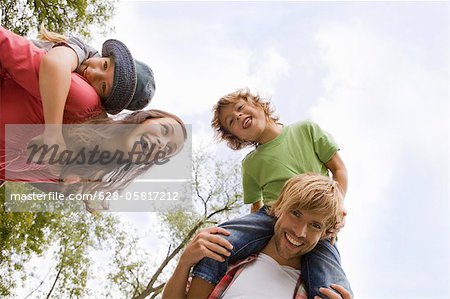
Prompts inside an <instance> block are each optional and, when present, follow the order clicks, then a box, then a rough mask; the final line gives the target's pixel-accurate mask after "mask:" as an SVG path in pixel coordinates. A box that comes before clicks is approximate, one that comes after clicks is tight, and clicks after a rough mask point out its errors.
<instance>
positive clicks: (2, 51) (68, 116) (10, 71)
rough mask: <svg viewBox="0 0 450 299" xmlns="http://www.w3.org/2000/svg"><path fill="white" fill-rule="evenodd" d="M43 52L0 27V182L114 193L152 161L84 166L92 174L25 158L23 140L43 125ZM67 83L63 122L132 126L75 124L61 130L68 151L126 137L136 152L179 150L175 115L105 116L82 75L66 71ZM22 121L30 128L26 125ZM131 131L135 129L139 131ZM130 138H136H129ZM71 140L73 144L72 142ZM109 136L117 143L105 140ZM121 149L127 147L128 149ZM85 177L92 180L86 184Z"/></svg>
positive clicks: (180, 143)
mask: <svg viewBox="0 0 450 299" xmlns="http://www.w3.org/2000/svg"><path fill="white" fill-rule="evenodd" d="M45 55H46V51H45V50H43V49H39V48H37V47H35V46H34V45H33V44H32V43H31V42H30V41H29V40H27V39H26V38H23V37H21V36H18V35H16V34H14V33H12V32H10V31H8V30H6V29H4V28H3V27H0V100H1V101H0V116H1V117H0V124H1V134H0V145H1V146H0V180H10V181H26V182H52V183H57V182H58V181H59V180H66V179H67V178H71V182H72V186H71V187H70V189H71V190H77V192H94V191H97V190H105V189H107V190H108V191H109V192H113V191H114V190H121V189H123V188H124V187H125V186H126V185H128V184H129V183H130V182H131V181H132V180H133V179H134V178H135V177H136V176H137V175H139V174H141V173H143V172H145V171H146V170H147V169H148V168H149V167H151V166H152V164H151V163H147V164H145V163H140V164H139V163H133V161H131V162H130V163H129V165H125V166H127V167H125V166H122V167H120V165H115V166H114V165H111V166H110V167H109V168H108V167H104V165H102V166H101V167H99V166H98V165H97V166H92V165H91V166H90V167H89V170H90V171H91V172H87V171H86V170H80V169H79V168H77V167H80V165H78V166H77V165H67V166H64V167H62V169H57V171H55V169H52V167H48V165H40V164H36V163H30V162H29V161H28V156H27V143H28V140H30V139H31V138H33V137H35V136H37V135H39V134H42V132H43V127H42V126H36V125H37V124H41V125H42V124H44V120H45V119H44V109H43V103H42V101H43V99H42V97H41V94H40V93H39V87H40V82H39V81H40V80H39V79H40V76H39V75H40V67H41V60H42V59H43V57H44V56H45ZM68 86H69V91H68V96H67V100H66V102H65V106H64V114H63V116H62V117H63V118H62V122H63V123H65V124H80V123H82V124H92V125H93V124H95V125H99V124H104V125H113V124H120V125H124V124H129V125H131V124H134V125H136V126H134V128H132V129H128V130H125V129H122V130H113V131H112V130H111V129H110V130H109V132H108V131H101V130H100V131H97V130H93V129H92V126H79V127H78V128H77V129H76V130H75V129H72V130H70V129H69V130H68V131H67V132H62V131H61V136H63V134H66V137H69V136H70V138H71V139H67V140H68V149H70V150H77V148H80V147H85V148H87V149H89V150H91V149H93V147H95V145H98V144H100V143H101V146H103V147H104V148H103V149H105V150H110V151H113V144H118V146H123V144H124V143H126V142H124V141H126V140H130V142H131V143H130V142H128V143H126V144H129V145H130V144H134V143H137V144H138V145H139V146H138V148H139V149H141V150H143V149H145V148H148V147H149V146H150V144H149V143H154V144H157V145H158V149H160V150H161V151H167V155H168V156H173V155H175V154H177V153H178V152H179V150H180V149H181V148H182V146H183V143H184V140H185V139H186V130H185V127H184V124H183V122H182V121H181V120H180V119H179V118H178V117H176V116H174V115H172V114H169V113H166V112H163V111H157V110H149V111H141V112H135V113H134V114H131V115H129V116H127V117H126V118H125V119H123V120H120V121H119V120H113V119H110V118H109V117H108V116H107V114H106V111H105V109H104V108H103V106H102V105H101V101H100V98H99V96H98V94H97V93H96V92H95V90H94V89H93V88H92V87H91V86H90V85H89V84H88V83H87V82H86V80H84V78H83V77H82V76H80V75H78V74H76V73H71V74H70V84H69V85H68ZM167 123H170V128H171V130H170V134H169V131H168V130H165V129H164V130H163V128H164V126H166V127H169V125H168V124H167ZM19 124H20V125H19ZM23 124H30V125H35V126H31V127H29V126H28V127H27V126H25V125H23ZM150 125H152V126H150ZM155 126H157V127H158V128H160V129H159V131H158V130H155ZM104 127H107V126H104ZM138 128H139V129H138ZM105 130H106V129H105ZM135 130H138V131H137V132H139V134H140V135H139V134H137V133H136V131H135ZM132 136H135V137H134V138H135V139H134V142H133V137H132ZM142 136H146V137H145V138H143V137H142ZM180 136H182V137H180ZM62 138H64V136H63V137H62ZM75 140H76V141H78V143H76V144H75V143H74V141H75ZM110 140H114V141H116V142H115V143H112V142H109V143H108V141H110ZM164 140H165V141H164ZM169 144H170V146H168V147H167V145H169ZM166 147H167V148H166ZM122 150H124V151H127V150H129V148H122ZM80 174H83V176H81V175H80ZM74 177H75V180H74V179H73V178H74ZM87 181H95V182H96V183H95V184H87V183H86V182H87ZM48 186H49V185H47V187H48ZM50 186H52V185H50ZM60 187H61V186H60ZM66 189H69V188H66Z"/></svg>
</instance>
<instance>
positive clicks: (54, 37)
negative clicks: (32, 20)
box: [38, 23, 67, 43]
mask: <svg viewBox="0 0 450 299" xmlns="http://www.w3.org/2000/svg"><path fill="white" fill-rule="evenodd" d="M38 38H39V39H40V40H43V41H48V42H52V43H61V42H65V41H67V37H66V36H64V35H62V34H59V33H56V32H53V31H50V30H48V29H47V28H45V26H44V23H42V24H41V28H40V30H39V35H38Z"/></svg>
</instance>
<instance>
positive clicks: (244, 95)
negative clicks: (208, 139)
mask: <svg viewBox="0 0 450 299" xmlns="http://www.w3.org/2000/svg"><path fill="white" fill-rule="evenodd" d="M240 100H244V101H246V102H248V103H250V104H253V105H254V106H256V107H258V108H259V109H262V110H263V111H264V114H265V115H266V119H267V120H268V121H272V122H274V123H278V119H279V118H278V117H277V116H275V115H273V113H274V109H273V108H272V107H271V105H270V102H269V100H264V99H262V98H261V97H260V96H259V95H258V94H256V95H254V94H252V93H251V92H250V90H249V89H248V88H242V89H238V90H236V91H235V92H232V93H230V94H227V95H225V96H223V97H222V98H220V100H219V101H218V102H217V104H216V105H214V107H213V114H214V116H213V119H212V121H211V127H212V128H213V130H214V138H215V139H216V140H218V141H222V140H225V141H226V143H227V146H228V147H229V148H231V149H232V150H239V149H242V148H244V147H247V146H257V145H258V143H257V142H254V141H246V140H241V139H239V138H238V137H236V136H234V135H233V134H231V133H230V132H228V130H227V129H225V127H224V126H223V124H222V123H220V119H219V116H220V112H221V111H222V109H223V108H225V107H226V106H228V105H232V104H235V103H237V102H239V101H240Z"/></svg>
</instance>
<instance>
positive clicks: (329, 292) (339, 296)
mask: <svg viewBox="0 0 450 299" xmlns="http://www.w3.org/2000/svg"><path fill="white" fill-rule="evenodd" d="M331 288H332V289H330V288H320V289H319V290H320V292H321V293H322V294H324V295H325V296H327V297H328V298H330V299H352V295H351V294H350V292H349V291H347V290H346V289H345V288H344V287H343V286H340V285H338V284H332V285H331ZM336 291H337V292H338V293H336ZM314 299H322V297H319V296H314Z"/></svg>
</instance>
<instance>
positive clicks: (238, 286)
mask: <svg viewBox="0 0 450 299" xmlns="http://www.w3.org/2000/svg"><path fill="white" fill-rule="evenodd" d="M342 201H343V194H342V190H341V189H340V187H339V186H338V184H337V183H336V182H335V181H333V180H332V179H330V178H328V177H326V176H323V175H320V174H312V173H307V174H301V175H297V176H295V177H293V178H291V179H290V180H288V181H287V182H286V184H285V185H284V187H283V189H282V191H281V193H280V196H279V197H278V199H277V201H276V203H275V204H274V205H273V206H272V208H271V210H270V213H271V214H272V215H273V216H274V219H275V224H274V235H273V236H272V237H271V238H270V240H269V242H268V244H267V245H266V247H264V248H263V250H262V251H261V252H260V253H259V254H258V255H256V256H250V257H249V258H247V259H245V260H243V261H241V262H238V263H237V264H235V265H234V266H232V267H230V268H229V270H228V272H227V274H226V275H225V277H224V278H223V279H222V280H221V281H220V282H219V283H218V284H217V285H216V286H214V285H211V284H210V283H208V282H207V281H206V280H203V279H201V278H198V277H194V279H193V280H192V283H191V285H190V288H189V292H188V293H187V294H186V281H187V280H188V276H189V271H190V268H191V267H192V266H193V265H194V264H196V263H197V262H198V261H199V260H200V259H202V258H203V257H210V258H213V259H216V260H218V261H223V260H224V259H223V257H222V256H221V255H226V256H229V255H230V253H229V250H232V246H231V244H230V243H229V242H228V241H226V240H225V239H224V238H222V237H220V236H218V235H217V234H224V235H228V234H229V233H228V232H227V231H226V230H225V229H223V228H219V227H216V228H210V229H207V230H204V231H202V232H201V233H199V234H198V235H197V236H196V237H195V238H194V239H193V240H192V241H191V243H190V244H189V245H188V246H187V248H186V250H185V252H184V253H183V255H182V256H181V258H180V261H179V263H178V265H177V268H176V269H175V272H174V274H173V276H172V277H171V278H170V279H169V281H168V282H167V285H166V287H165V289H164V292H163V298H164V299H165V298H208V297H209V298H237V297H239V298H298V299H299V298H302V299H303V298H307V294H306V291H305V290H304V288H303V282H302V276H301V273H300V270H299V269H300V265H301V256H302V255H304V254H306V253H308V252H310V251H311V250H312V249H313V248H314V247H315V246H316V245H317V243H318V242H319V240H320V239H322V238H324V237H325V236H326V231H327V229H329V228H332V227H334V225H335V224H336V223H337V222H339V221H341V218H342V215H343V213H342V210H343V203H342ZM324 250H332V251H334V252H333V256H334V257H335V258H336V260H334V261H328V262H332V263H339V253H338V252H337V250H336V249H335V247H333V246H330V247H327V248H325V249H324ZM332 289H334V290H336V291H337V292H338V293H339V294H338V293H336V292H334V291H333V290H332ZM320 292H321V293H322V294H324V295H326V296H328V297H329V298H331V299H334V298H344V299H349V298H352V296H351V293H350V292H349V291H348V290H345V289H344V288H343V287H341V286H339V285H333V284H332V285H331V288H321V289H320ZM324 298H325V297H324Z"/></svg>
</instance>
